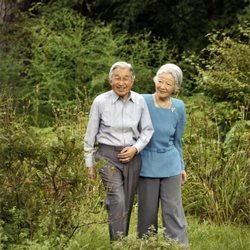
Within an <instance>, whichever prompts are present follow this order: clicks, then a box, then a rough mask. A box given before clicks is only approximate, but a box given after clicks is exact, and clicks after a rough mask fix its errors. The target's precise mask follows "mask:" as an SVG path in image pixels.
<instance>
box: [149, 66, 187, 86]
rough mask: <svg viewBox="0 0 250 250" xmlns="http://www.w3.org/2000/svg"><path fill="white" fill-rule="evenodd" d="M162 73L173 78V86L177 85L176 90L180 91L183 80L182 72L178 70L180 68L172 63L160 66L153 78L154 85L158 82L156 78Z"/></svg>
mask: <svg viewBox="0 0 250 250" xmlns="http://www.w3.org/2000/svg"><path fill="white" fill-rule="evenodd" d="M162 73H169V74H171V75H172V76H173V78H174V80H175V84H176V85H177V86H176V87H177V89H180V87H181V84H182V80H183V73H182V70H181V69H180V67H178V66H177V65H175V64H173V63H167V64H164V65H162V66H161V67H160V68H159V69H158V71H157V73H156V75H155V77H154V83H156V82H157V81H158V77H159V75H160V74H162Z"/></svg>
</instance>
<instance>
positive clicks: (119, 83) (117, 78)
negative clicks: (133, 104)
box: [109, 68, 134, 100]
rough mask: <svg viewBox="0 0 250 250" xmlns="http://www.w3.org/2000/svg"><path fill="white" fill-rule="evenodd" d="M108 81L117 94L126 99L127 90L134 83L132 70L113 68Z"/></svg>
mask: <svg viewBox="0 0 250 250" xmlns="http://www.w3.org/2000/svg"><path fill="white" fill-rule="evenodd" d="M109 83H110V85H111V87H112V89H113V91H114V92H115V93H116V94H117V95H119V96H120V97H122V98H123V99H124V100H127V98H128V96H129V92H130V90H131V88H132V86H133V84H134V80H133V77H132V72H131V71H130V70H129V69H123V68H116V69H114V70H113V74H112V77H111V79H110V80H109Z"/></svg>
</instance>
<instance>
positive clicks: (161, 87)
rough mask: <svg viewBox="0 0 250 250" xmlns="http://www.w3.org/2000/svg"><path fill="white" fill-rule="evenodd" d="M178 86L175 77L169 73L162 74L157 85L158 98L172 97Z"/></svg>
mask: <svg viewBox="0 0 250 250" xmlns="http://www.w3.org/2000/svg"><path fill="white" fill-rule="evenodd" d="M175 88H176V85H175V80H174V77H173V76H172V75H171V74H169V73H162V74H160V75H159V76H158V80H157V81H156V83H155V91H156V94H157V95H158V97H160V98H167V97H170V96H171V95H172V94H173V93H174V91H175Z"/></svg>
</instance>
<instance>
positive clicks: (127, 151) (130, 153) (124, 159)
mask: <svg viewBox="0 0 250 250" xmlns="http://www.w3.org/2000/svg"><path fill="white" fill-rule="evenodd" d="M136 154H137V149H136V147H134V146H131V147H125V148H124V149H123V150H122V151H121V152H120V153H119V154H118V155H117V157H118V159H119V161H120V162H121V163H128V162H129V161H131V160H132V159H133V157H134V156H135V155H136Z"/></svg>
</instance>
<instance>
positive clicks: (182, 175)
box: [181, 170, 187, 185]
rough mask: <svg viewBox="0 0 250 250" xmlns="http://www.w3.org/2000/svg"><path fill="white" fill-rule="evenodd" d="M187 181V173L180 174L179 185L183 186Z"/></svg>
mask: <svg viewBox="0 0 250 250" xmlns="http://www.w3.org/2000/svg"><path fill="white" fill-rule="evenodd" d="M186 181H187V173H186V171H185V170H182V172H181V184H182V185H183V184H184V183H185V182H186Z"/></svg>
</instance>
